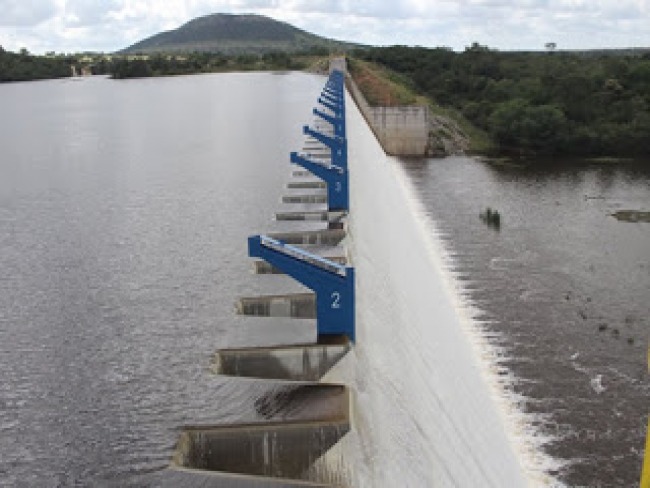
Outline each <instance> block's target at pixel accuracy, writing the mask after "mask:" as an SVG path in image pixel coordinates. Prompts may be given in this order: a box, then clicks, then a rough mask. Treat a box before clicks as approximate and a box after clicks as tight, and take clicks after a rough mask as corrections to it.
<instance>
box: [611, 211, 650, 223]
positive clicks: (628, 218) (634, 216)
mask: <svg viewBox="0 0 650 488" xmlns="http://www.w3.org/2000/svg"><path fill="white" fill-rule="evenodd" d="M612 217H614V218H616V220H619V221H621V222H643V223H647V224H650V212H643V211H641V210H619V211H618V212H614V213H613V214H612Z"/></svg>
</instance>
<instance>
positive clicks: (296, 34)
mask: <svg viewBox="0 0 650 488" xmlns="http://www.w3.org/2000/svg"><path fill="white" fill-rule="evenodd" d="M355 47H362V46H361V45H359V44H352V43H348V42H341V41H335V40H333V39H327V38H325V37H320V36H317V35H315V34H310V33H309V32H306V31H303V30H301V29H298V28H296V27H294V26H292V25H290V24H287V23H285V22H279V21H277V20H273V19H271V18H269V17H265V16H263V15H230V14H213V15H207V16H205V17H198V18H196V19H194V20H191V21H189V22H187V23H186V24H184V25H182V26H181V27H179V28H178V29H174V30H171V31H167V32H161V33H160V34H156V35H154V36H151V37H149V38H147V39H144V40H142V41H140V42H137V43H135V44H133V45H132V46H130V47H128V48H126V49H124V50H123V51H121V52H122V53H126V54H135V53H143V54H151V53H157V52H193V51H209V52H221V53H224V54H244V53H264V52H270V51H284V52H296V51H304V50H307V49H312V48H325V49H327V50H335V51H347V50H349V49H353V48H355Z"/></svg>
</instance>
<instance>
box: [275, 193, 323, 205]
mask: <svg viewBox="0 0 650 488" xmlns="http://www.w3.org/2000/svg"><path fill="white" fill-rule="evenodd" d="M282 203H327V195H311V194H304V195H284V196H283V197H282Z"/></svg>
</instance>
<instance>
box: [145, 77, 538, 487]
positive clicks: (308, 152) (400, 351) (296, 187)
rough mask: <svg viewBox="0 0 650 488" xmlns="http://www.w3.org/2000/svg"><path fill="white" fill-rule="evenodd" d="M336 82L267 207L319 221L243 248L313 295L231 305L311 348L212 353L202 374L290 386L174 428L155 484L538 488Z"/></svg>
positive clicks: (443, 286)
mask: <svg viewBox="0 0 650 488" xmlns="http://www.w3.org/2000/svg"><path fill="white" fill-rule="evenodd" d="M343 77H344V71H343V70H341V69H340V65H339V66H338V67H336V66H335V67H334V69H333V70H332V75H330V78H329V81H328V84H326V87H325V89H324V90H323V93H322V95H321V97H320V98H319V99H318V103H319V104H320V105H322V106H323V107H324V108H322V109H321V108H316V109H314V115H315V116H316V120H315V121H314V125H315V127H316V128H315V129H312V128H311V127H309V126H305V127H304V128H303V132H304V134H305V135H306V136H307V139H306V141H305V143H304V147H303V151H304V152H303V153H297V152H294V153H291V155H290V158H289V159H290V161H291V162H292V163H294V164H296V165H299V166H302V168H303V170H293V171H292V172H291V177H292V181H290V182H289V183H288V184H287V193H286V194H285V195H284V196H283V197H282V199H281V202H282V204H283V205H284V206H287V205H295V206H302V207H301V208H302V210H291V211H282V212H278V213H277V214H276V218H277V219H279V220H280V219H281V220H289V221H294V222H296V223H298V224H300V222H305V221H314V222H322V227H321V228H320V229H314V228H313V227H310V228H307V229H304V230H300V228H299V227H297V228H296V230H293V231H286V232H282V233H275V234H273V235H269V236H264V235H262V236H253V237H250V238H249V253H250V256H251V257H256V258H262V259H261V260H258V261H255V262H254V272H255V273H256V274H262V275H264V274H266V275H283V274H288V275H290V276H292V277H293V278H295V279H297V280H298V281H300V282H301V283H302V284H303V285H306V286H307V287H308V288H310V289H311V290H312V291H313V292H314V293H312V294H310V293H293V294H284V295H283V294H275V295H267V296H258V297H255V296H250V297H242V298H240V300H239V301H238V303H237V313H238V314H240V315H243V316H257V317H266V318H269V319H271V318H274V319H273V320H278V318H280V319H282V318H284V320H286V319H288V318H290V319H294V320H295V319H298V318H303V319H315V320H316V326H317V337H316V341H315V342H314V343H313V344H304V343H303V344H301V343H286V344H280V345H268V346H256V347H243V348H237V349H222V350H219V351H217V352H216V354H215V357H214V360H213V366H212V370H213V372H214V373H215V374H218V375H229V376H232V377H239V378H257V379H264V380H266V381H269V382H280V383H278V385H284V386H282V388H286V389H287V390H288V391H287V393H283V394H282V395H280V396H276V397H274V399H273V401H271V403H270V405H269V406H268V407H267V408H268V411H269V415H268V417H267V418H268V421H267V422H260V423H255V424H233V425H188V426H185V427H184V429H183V433H182V435H181V438H180V439H179V440H178V444H177V450H176V454H175V456H174V460H173V466H172V467H171V468H170V469H168V470H166V471H164V472H163V473H161V474H159V475H157V478H156V479H157V482H158V483H161V484H162V485H163V486H178V485H179V484H182V485H184V486H202V487H204V486H206V487H207V486H233V487H238V486H251V487H254V486H494V487H497V486H535V485H538V484H539V485H540V486H541V485H544V484H546V483H547V482H548V479H545V478H544V475H543V474H541V473H540V472H533V471H534V469H533V468H532V464H531V463H530V462H529V460H527V459H525V457H524V455H523V453H522V450H521V446H520V445H518V444H517V442H519V441H521V439H518V438H517V437H516V436H515V435H514V434H513V424H512V418H508V417H507V415H506V412H505V408H506V407H505V406H504V404H503V402H500V400H499V397H498V391H496V388H495V386H494V385H493V384H490V378H489V374H488V373H487V372H486V369H487V365H486V363H485V361H484V359H482V356H483V355H484V354H485V353H484V351H482V350H481V347H483V346H484V344H481V343H480V341H479V340H478V339H477V333H476V331H474V330H472V322H471V317H470V316H468V315H466V311H465V310H464V309H463V305H462V303H461V302H460V301H459V298H458V296H457V295H456V289H455V287H454V283H453V278H452V276H451V275H450V274H449V273H448V272H447V271H446V269H445V262H444V250H443V249H442V248H441V247H439V246H440V245H439V243H438V241H437V237H436V236H435V235H433V236H432V235H430V234H429V233H428V232H427V230H426V228H425V227H424V226H423V225H422V223H421V222H420V221H419V220H418V212H419V209H418V208H417V205H416V204H415V202H414V201H413V199H412V197H411V196H410V190H409V188H408V185H407V182H406V180H405V177H404V175H403V174H402V173H401V172H400V169H399V166H398V164H397V162H396V161H395V160H393V159H391V158H389V157H387V156H386V154H385V153H384V151H383V149H382V148H381V146H380V145H379V143H378V141H377V139H376V137H375V135H374V134H373V132H372V131H371V130H370V128H369V127H368V125H367V124H366V121H365V120H364V118H363V116H362V114H361V113H360V111H359V110H358V109H357V108H356V106H355V102H354V100H353V99H352V98H350V96H349V95H348V94H347V92H346V91H345V90H344V88H343V86H344V85H343V81H342V79H343ZM332 85H335V86H336V87H337V88H331V86H332ZM328 87H329V88H328ZM344 107H345V108H344ZM325 109H326V110H327V112H323V111H322V110H325ZM323 121H324V122H325V123H323ZM305 171H307V173H306V172H305ZM310 174H311V175H313V176H315V177H317V178H318V179H316V180H315V179H313V177H312V178H310ZM296 191H298V192H300V193H296ZM292 384H293V385H295V386H292ZM305 405H309V407H308V408H305ZM296 410H297V411H296Z"/></svg>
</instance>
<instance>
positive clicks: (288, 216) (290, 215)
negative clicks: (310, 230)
mask: <svg viewBox="0 0 650 488" xmlns="http://www.w3.org/2000/svg"><path fill="white" fill-rule="evenodd" d="M345 215H346V212H330V211H327V210H323V211H311V212H305V211H303V212H296V211H294V212H278V213H276V214H275V220H303V221H304V220H311V221H322V222H338V221H340V220H341V219H342V218H343V217H344V216H345Z"/></svg>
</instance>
